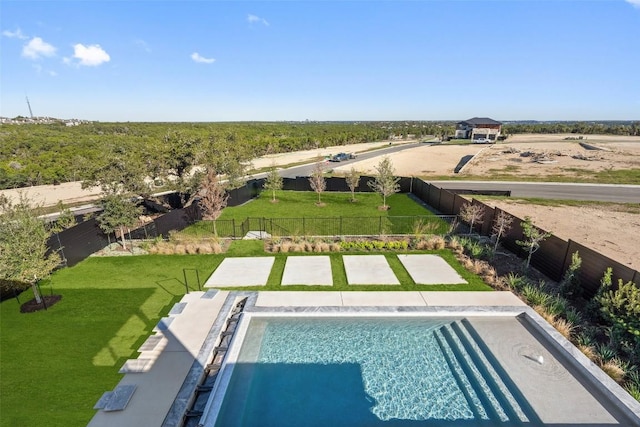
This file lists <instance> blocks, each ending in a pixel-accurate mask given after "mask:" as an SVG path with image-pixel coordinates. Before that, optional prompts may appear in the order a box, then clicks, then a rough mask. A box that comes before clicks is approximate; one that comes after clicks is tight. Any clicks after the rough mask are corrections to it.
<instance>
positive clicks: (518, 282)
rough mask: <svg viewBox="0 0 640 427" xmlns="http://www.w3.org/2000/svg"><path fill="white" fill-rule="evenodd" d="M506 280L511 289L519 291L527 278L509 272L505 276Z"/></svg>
mask: <svg viewBox="0 0 640 427" xmlns="http://www.w3.org/2000/svg"><path fill="white" fill-rule="evenodd" d="M504 282H505V284H506V285H507V286H508V287H509V289H511V290H515V291H519V290H520V289H522V287H523V286H524V285H525V284H526V283H527V279H526V278H525V277H523V276H519V275H518V274H516V273H509V274H507V275H506V276H504Z"/></svg>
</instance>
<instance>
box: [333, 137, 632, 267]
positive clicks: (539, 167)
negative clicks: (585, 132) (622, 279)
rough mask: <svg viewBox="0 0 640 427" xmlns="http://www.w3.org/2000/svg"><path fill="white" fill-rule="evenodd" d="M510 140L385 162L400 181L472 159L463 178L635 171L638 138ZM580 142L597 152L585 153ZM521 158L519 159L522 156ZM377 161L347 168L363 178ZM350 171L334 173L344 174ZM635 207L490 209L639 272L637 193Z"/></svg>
mask: <svg viewBox="0 0 640 427" xmlns="http://www.w3.org/2000/svg"><path fill="white" fill-rule="evenodd" d="M568 137H574V138H575V137H576V135H515V136H512V137H510V138H509V139H508V140H507V141H506V142H504V143H500V144H495V145H447V144H442V145H437V146H432V147H429V146H426V145H425V146H423V147H418V148H414V149H410V150H404V151H402V152H399V153H394V154H391V155H390V156H389V158H390V159H391V161H392V162H393V165H394V167H395V169H396V174H397V175H401V176H412V175H413V176H438V177H441V176H452V177H453V176H455V174H454V173H453V170H454V169H455V167H456V165H457V164H458V162H459V161H460V160H461V159H462V158H463V157H464V156H474V158H473V160H471V161H470V162H469V163H468V164H467V165H466V166H465V167H464V169H463V170H462V174H463V175H466V176H494V175H495V174H509V175H518V176H527V177H529V179H531V180H535V179H540V180H544V179H545V178H547V177H548V176H549V175H561V176H566V177H578V176H585V174H587V175H588V174H593V173H594V172H598V171H603V170H624V169H633V168H640V137H618V136H608V135H607V136H596V135H589V136H587V137H585V138H586V139H584V138H583V139H582V140H567V139H565V138H568ZM580 142H583V143H586V144H589V145H593V146H596V147H599V148H603V150H594V149H587V148H584V147H583V146H581V145H580ZM523 154H525V155H523ZM378 162H379V160H377V159H375V160H366V161H361V162H357V163H355V164H353V166H354V167H355V168H356V169H358V170H360V171H362V172H363V173H366V172H368V173H371V172H373V168H374V167H375V165H376V164H377V163H378ZM351 166H352V165H348V166H343V167H339V168H336V169H335V170H336V171H337V172H346V171H347V170H348V169H350V168H351ZM638 203H639V204H638V206H637V208H636V209H633V208H631V209H629V208H628V207H622V208H620V206H616V205H612V206H608V205H603V206H588V207H571V206H553V207H552V206H536V205H531V204H518V203H517V202H506V201H505V202H495V203H493V204H494V205H496V206H498V207H500V208H504V209H505V210H507V211H509V212H512V213H513V214H514V215H516V216H519V217H521V218H522V217H524V216H526V215H529V216H531V217H532V218H533V220H534V223H535V224H536V225H538V226H540V227H541V228H544V229H546V230H548V231H551V232H553V233H554V234H555V235H557V236H558V237H561V238H563V239H572V240H574V241H576V242H578V243H581V244H583V245H585V246H587V247H590V248H592V249H594V250H597V251H599V252H601V253H602V254H604V255H606V256H609V257H610V258H613V259H615V260H617V261H618V262H621V263H623V264H625V265H628V266H630V267H632V268H635V269H638V270H640V242H639V241H638V236H640V189H639V190H638Z"/></svg>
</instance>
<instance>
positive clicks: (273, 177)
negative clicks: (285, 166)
mask: <svg viewBox="0 0 640 427" xmlns="http://www.w3.org/2000/svg"><path fill="white" fill-rule="evenodd" d="M264 189H265V190H267V191H271V201H272V202H274V203H275V201H276V191H278V190H282V177H281V176H280V174H279V173H278V170H277V169H276V165H275V164H272V165H271V169H269V172H268V173H267V176H266V179H265V182H264Z"/></svg>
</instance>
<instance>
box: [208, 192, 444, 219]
mask: <svg viewBox="0 0 640 427" xmlns="http://www.w3.org/2000/svg"><path fill="white" fill-rule="evenodd" d="M276 199H277V200H278V202H277V203H272V202H271V194H270V193H269V192H262V193H261V194H260V196H259V197H257V198H256V199H254V200H252V201H251V202H249V203H246V204H244V205H242V206H234V207H228V208H225V209H224V210H223V211H222V215H220V218H219V219H221V220H225V219H235V220H236V221H242V220H244V219H245V218H249V217H253V218H303V217H306V218H318V217H322V218H327V217H341V216H342V217H367V216H390V215H394V216H405V215H407V216H412V215H432V213H431V212H430V211H429V210H427V209H425V208H424V207H422V206H420V205H419V204H418V203H416V202H415V201H414V200H413V199H411V198H410V197H409V196H407V195H406V194H394V195H392V196H390V197H388V198H387V205H389V206H391V209H390V210H388V211H380V210H378V206H381V205H382V197H380V196H379V195H378V194H376V193H356V199H357V201H356V202H355V203H353V202H351V193H341V192H324V193H322V195H321V200H322V203H324V204H325V205H324V206H322V207H318V206H316V202H317V201H318V195H317V193H315V192H313V191H278V192H276Z"/></svg>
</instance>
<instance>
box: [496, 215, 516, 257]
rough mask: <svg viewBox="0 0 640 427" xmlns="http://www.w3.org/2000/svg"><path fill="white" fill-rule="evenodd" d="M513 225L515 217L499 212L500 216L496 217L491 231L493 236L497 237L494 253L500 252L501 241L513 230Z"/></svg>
mask: <svg viewBox="0 0 640 427" xmlns="http://www.w3.org/2000/svg"><path fill="white" fill-rule="evenodd" d="M511 223H513V217H512V216H511V215H509V214H508V213H507V212H505V211H502V210H501V211H499V212H498V215H496V217H495V219H494V220H493V227H491V231H493V235H494V236H496V243H495V244H494V246H493V252H494V253H495V252H496V251H497V250H498V244H499V243H500V239H501V238H502V237H503V236H504V235H505V234H506V233H507V231H509V230H510V229H511Z"/></svg>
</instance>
